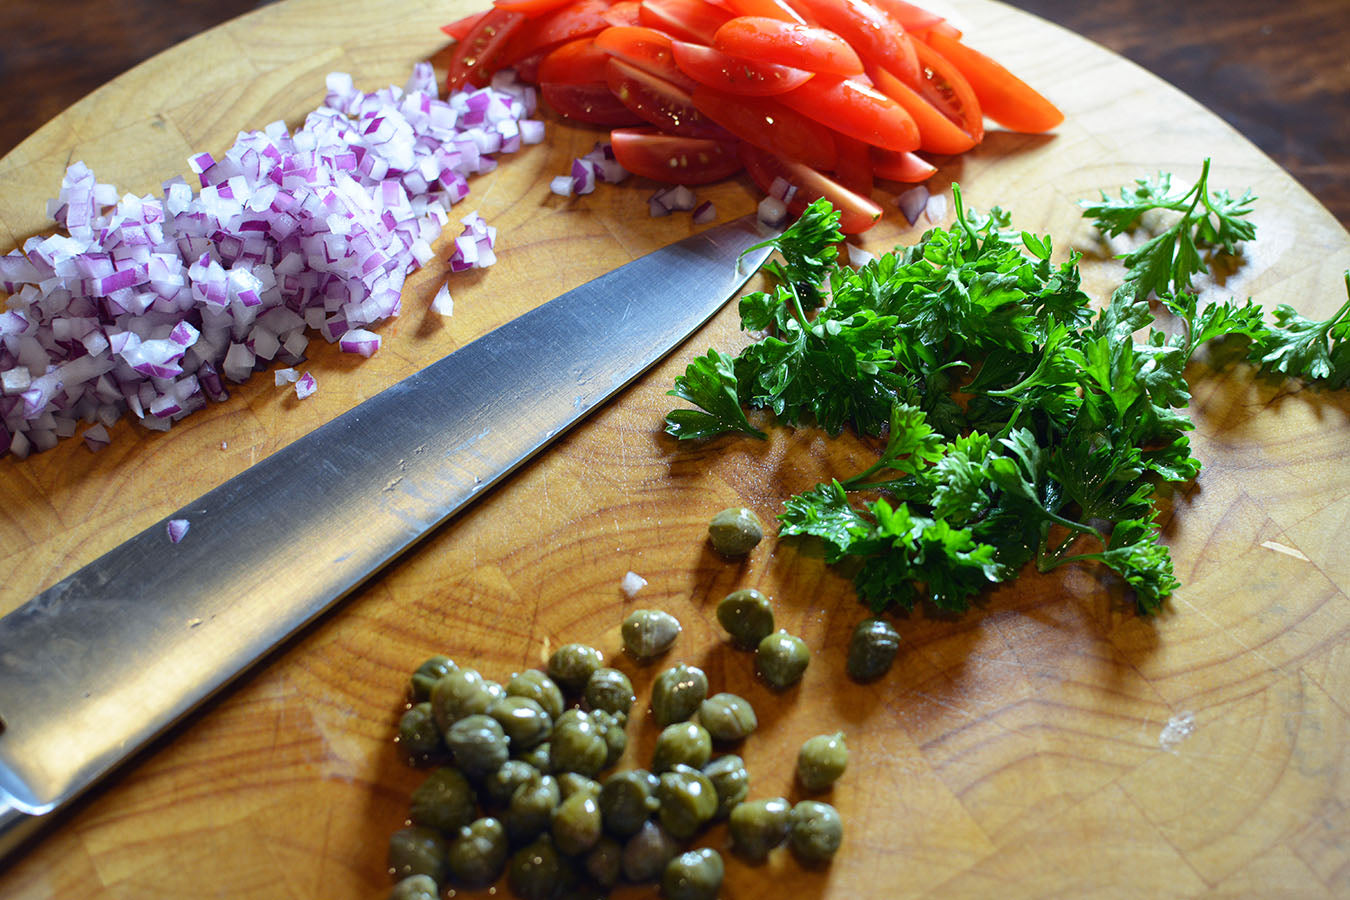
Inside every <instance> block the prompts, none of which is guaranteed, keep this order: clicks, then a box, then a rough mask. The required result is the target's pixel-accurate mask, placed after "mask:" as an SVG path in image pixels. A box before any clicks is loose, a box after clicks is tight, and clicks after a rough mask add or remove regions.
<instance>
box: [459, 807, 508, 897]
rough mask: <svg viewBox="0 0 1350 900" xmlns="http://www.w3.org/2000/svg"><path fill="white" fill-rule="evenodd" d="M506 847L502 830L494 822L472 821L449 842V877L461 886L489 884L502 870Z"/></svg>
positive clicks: (498, 824)
mask: <svg viewBox="0 0 1350 900" xmlns="http://www.w3.org/2000/svg"><path fill="white" fill-rule="evenodd" d="M509 851H510V846H509V844H508V842H507V839H506V826H504V825H502V823H501V822H499V821H498V820H497V819H494V818H492V817H490V816H489V817H485V818H482V819H476V820H474V821H473V822H470V823H469V824H468V825H466V826H464V827H463V828H461V829H460V831H459V835H458V836H457V837H456V838H455V839H454V840H453V841H451V842H450V856H449V859H450V875H451V876H452V877H453V878H455V879H456V880H457V881H459V882H460V883H462V884H466V885H471V886H478V885H484V884H491V883H492V882H494V881H496V880H497V878H498V877H499V876H500V875H501V874H502V869H503V868H505V867H506V855H507V853H508V852H509Z"/></svg>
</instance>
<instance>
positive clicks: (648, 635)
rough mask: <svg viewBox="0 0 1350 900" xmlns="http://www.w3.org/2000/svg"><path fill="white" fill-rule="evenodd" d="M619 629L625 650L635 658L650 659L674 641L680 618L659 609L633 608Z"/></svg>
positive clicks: (678, 634) (678, 630)
mask: <svg viewBox="0 0 1350 900" xmlns="http://www.w3.org/2000/svg"><path fill="white" fill-rule="evenodd" d="M619 630H620V632H621V633H622V634H623V646H624V649H625V650H627V651H628V652H629V653H631V654H632V655H633V656H634V657H636V658H637V659H652V658H653V657H657V656H660V655H661V654H662V653H665V652H666V651H667V650H669V649H670V647H671V645H672V644H674V643H675V639H676V638H677V637H679V636H680V620H679V619H677V618H675V617H674V616H672V615H671V614H670V613H667V612H662V611H661V610H659V609H635V610H633V611H632V612H631V613H629V614H628V617H627V618H625V619H624V620H623V625H622V627H621V628H620V629H619Z"/></svg>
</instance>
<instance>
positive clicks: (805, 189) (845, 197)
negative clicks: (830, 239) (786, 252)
mask: <svg viewBox="0 0 1350 900" xmlns="http://www.w3.org/2000/svg"><path fill="white" fill-rule="evenodd" d="M741 162H742V163H744V164H745V171H746V173H747V174H749V176H750V178H751V180H753V181H754V182H755V184H756V185H758V187H759V189H760V190H762V191H763V192H764V193H766V194H767V193H769V191H771V190H772V189H773V182H774V179H775V178H782V179H783V180H784V181H786V182H788V183H789V184H791V185H792V186H793V187H795V188H796V189H797V190H796V192H795V193H794V194H793V195H792V199H791V200H789V201H788V204H787V207H788V212H789V213H791V214H792V215H794V216H800V215H801V214H802V211H803V210H805V209H806V207H808V206H810V205H811V204H812V203H814V202H815V201H816V200H819V199H820V198H821V197H824V198H826V199H827V200H829V201H830V203H831V204H833V205H834V208H835V209H837V210H839V230H840V231H842V232H844V234H859V233H861V232H864V231H866V230H867V229H869V228H871V227H872V226H873V225H875V224H876V222H877V220H878V219H880V218H881V207H880V206H878V205H877V204H876V203H874V202H873V201H872V199H871V198H870V197H864V196H862V195H861V194H859V193H858V192H856V191H851V190H849V189H848V188H846V187H844V186H843V185H842V184H840V183H839V182H838V181H836V180H835V179H833V178H831V177H830V176H828V175H826V174H824V173H823V172H818V171H816V170H815V169H813V168H811V167H810V166H806V165H803V164H801V163H798V162H792V161H791V160H785V159H780V158H778V157H776V156H774V155H773V154H771V153H766V152H764V151H763V150H761V149H759V148H758V147H753V146H751V145H749V144H741Z"/></svg>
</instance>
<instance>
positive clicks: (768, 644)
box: [755, 630, 811, 690]
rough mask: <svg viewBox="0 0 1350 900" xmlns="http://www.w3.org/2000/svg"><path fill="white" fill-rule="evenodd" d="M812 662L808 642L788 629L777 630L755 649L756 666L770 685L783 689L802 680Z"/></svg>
mask: <svg viewBox="0 0 1350 900" xmlns="http://www.w3.org/2000/svg"><path fill="white" fill-rule="evenodd" d="M810 662H811V652H810V651H809V650H807V649H806V642H805V641H803V640H802V639H801V638H799V637H797V636H796V635H792V634H788V633H787V632H786V631H781V630H780V631H776V632H774V633H773V634H771V635H769V636H768V637H766V638H765V639H764V640H762V641H760V642H759V647H758V648H757V649H756V650H755V668H756V669H758V671H759V675H760V677H761V678H763V679H764V681H765V682H767V683H768V685H769V686H770V687H774V688H778V689H780V690H781V689H783V688H788V687H791V686H792V685H794V684H796V683H797V682H798V681H800V680H801V677H802V673H804V672H805V671H806V666H807V664H809V663H810Z"/></svg>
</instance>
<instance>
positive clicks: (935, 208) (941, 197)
mask: <svg viewBox="0 0 1350 900" xmlns="http://www.w3.org/2000/svg"><path fill="white" fill-rule="evenodd" d="M924 215H926V216H927V217H928V221H929V222H932V223H933V224H934V225H941V224H942V220H943V219H945V218H947V195H946V194H934V195H933V196H931V197H929V198H928V205H927V208H926V209H925V210H924Z"/></svg>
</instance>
